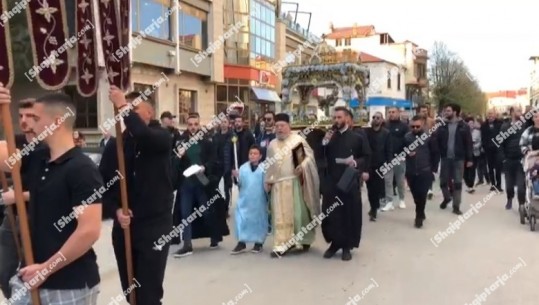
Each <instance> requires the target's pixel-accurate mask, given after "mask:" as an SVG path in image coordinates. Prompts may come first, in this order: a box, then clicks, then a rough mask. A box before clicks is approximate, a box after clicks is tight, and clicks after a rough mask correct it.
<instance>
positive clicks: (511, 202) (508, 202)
mask: <svg viewBox="0 0 539 305" xmlns="http://www.w3.org/2000/svg"><path fill="white" fill-rule="evenodd" d="M512 208H513V201H512V200H507V204H506V205H505V209H506V210H510V209H512Z"/></svg>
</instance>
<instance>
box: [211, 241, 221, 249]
mask: <svg viewBox="0 0 539 305" xmlns="http://www.w3.org/2000/svg"><path fill="white" fill-rule="evenodd" d="M217 248H219V242H217V241H212V242H210V249H217Z"/></svg>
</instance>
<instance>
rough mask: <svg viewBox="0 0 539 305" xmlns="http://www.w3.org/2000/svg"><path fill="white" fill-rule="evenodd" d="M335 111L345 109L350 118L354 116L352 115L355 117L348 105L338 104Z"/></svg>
mask: <svg viewBox="0 0 539 305" xmlns="http://www.w3.org/2000/svg"><path fill="white" fill-rule="evenodd" d="M333 111H334V112H337V111H344V113H345V114H346V116H348V117H349V118H352V117H353V115H352V112H351V111H350V110H349V109H348V108H346V107H344V106H337V107H335V108H334V109H333Z"/></svg>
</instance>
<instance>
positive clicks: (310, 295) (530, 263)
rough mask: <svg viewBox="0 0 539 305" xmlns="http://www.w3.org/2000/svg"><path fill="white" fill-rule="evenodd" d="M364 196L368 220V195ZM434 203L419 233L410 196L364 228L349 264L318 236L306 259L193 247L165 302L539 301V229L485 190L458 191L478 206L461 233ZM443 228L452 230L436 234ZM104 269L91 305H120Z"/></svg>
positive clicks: (175, 267)
mask: <svg viewBox="0 0 539 305" xmlns="http://www.w3.org/2000/svg"><path fill="white" fill-rule="evenodd" d="M364 193H365V192H364ZM363 199H364V201H363V202H364V215H366V213H367V211H368V203H367V201H366V194H363ZM440 201H441V194H439V193H438V194H436V196H435V197H434V199H433V200H432V201H429V204H428V206H427V220H426V222H425V226H424V227H423V228H422V229H419V230H418V229H415V228H414V227H413V219H414V205H413V202H412V200H411V195H410V194H409V193H408V194H407V198H406V203H407V208H406V209H404V210H400V209H397V210H395V211H391V212H386V213H381V215H380V216H379V220H378V221H377V222H376V223H371V222H368V221H367V222H365V223H364V226H363V239H362V242H361V245H360V248H359V249H356V250H354V251H353V259H352V261H350V262H343V261H342V260H341V259H340V255H337V256H336V257H335V258H333V259H330V260H326V259H323V258H322V254H323V252H324V250H325V249H326V247H327V245H326V244H325V242H324V240H323V238H322V236H321V234H320V232H317V240H316V242H315V244H314V245H313V249H312V250H311V251H310V252H309V253H307V254H304V255H297V256H288V257H284V258H282V259H271V258H270V257H269V253H270V246H269V245H270V239H268V241H267V242H266V245H267V246H266V248H265V249H264V252H263V253H260V254H252V253H245V254H242V255H237V256H232V255H230V254H229V253H230V250H232V248H233V247H234V245H235V243H236V241H235V240H234V238H233V237H232V236H229V237H227V238H226V240H225V242H224V243H222V246H221V248H220V249H218V250H210V249H209V248H208V245H209V240H201V241H196V242H195V243H194V246H195V253H194V254H193V255H192V256H190V257H186V258H183V259H175V258H173V257H172V256H171V257H170V260H169V263H168V266H167V272H166V280H165V297H164V301H163V304H165V305H177V304H178V305H180V304H186V305H211V304H215V305H221V304H226V305H229V304H231V305H232V304H234V305H235V304H242V305H267V304H279V305H297V304H300V305H304V304H305V305H306V304H317V305H346V304H370V305H395V304H399V305H412V304H413V305H433V304H435V305H465V304H474V305H478V304H490V305H507V304H519V305H536V304H538V302H539V301H538V295H539V294H538V284H537V283H538V281H537V275H539V265H538V263H539V254H538V253H539V232H530V229H529V226H528V225H526V226H523V225H520V224H519V220H518V212H517V211H516V209H515V208H514V209H513V210H512V211H506V210H505V209H504V205H505V194H499V195H493V196H492V195H489V191H488V188H487V187H482V188H479V189H478V190H477V192H476V193H475V194H473V195H469V194H467V193H465V194H463V201H464V204H463V206H462V211H463V212H466V211H467V210H468V209H469V208H470V207H469V205H470V204H472V203H474V204H475V203H477V202H483V201H485V205H484V206H483V207H481V208H479V209H476V210H475V211H474V212H473V213H472V212H470V214H469V215H468V216H469V217H468V219H464V221H462V223H461V224H460V227H459V228H456V224H455V223H454V222H455V221H458V218H457V216H455V215H453V214H452V213H451V212H450V211H451V210H450V208H448V209H447V210H440V209H439V207H438V206H439V203H440ZM365 219H366V218H365ZM450 227H451V228H453V233H448V234H445V236H443V235H442V234H441V233H440V234H439V232H440V231H446V230H448V228H450ZM107 234H108V233H107ZM437 234H439V235H438V236H437V237H436V235H437ZM104 238H106V237H104ZM101 247H103V246H101ZM175 250H177V247H173V248H172V249H171V251H175ZM103 251H105V250H103V249H101V250H98V253H102V252H103ZM339 254H340V253H339ZM111 259H112V258H111V257H110V256H109V257H108V259H107V260H109V261H107V263H109V264H110V263H112V264H113V262H111V261H110V260H111ZM100 261H103V259H101V260H100ZM148 268H151V266H148ZM111 270H112V271H111V272H108V273H107V274H104V275H103V277H102V283H101V295H100V298H99V302H98V304H100V305H101V304H104V305H105V304H127V303H126V302H125V301H123V302H119V303H116V301H112V298H114V299H118V298H120V297H122V295H123V292H122V291H121V288H120V285H119V280H118V277H117V275H116V273H115V272H114V270H113V269H111ZM476 298H477V299H476ZM354 299H355V301H351V300H354ZM474 300H475V303H474ZM139 305H145V304H139Z"/></svg>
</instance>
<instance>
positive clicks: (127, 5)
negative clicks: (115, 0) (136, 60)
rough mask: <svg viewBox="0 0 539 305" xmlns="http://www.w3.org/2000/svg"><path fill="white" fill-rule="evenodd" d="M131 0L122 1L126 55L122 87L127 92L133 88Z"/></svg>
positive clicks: (122, 27)
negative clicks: (130, 43) (130, 45)
mask: <svg viewBox="0 0 539 305" xmlns="http://www.w3.org/2000/svg"><path fill="white" fill-rule="evenodd" d="M130 17H131V0H120V28H121V33H122V38H121V43H122V46H123V47H124V50H125V53H126V54H124V56H123V58H122V85H123V87H122V88H123V89H124V90H127V89H128V88H129V87H130V86H131V49H130V48H129V42H130V41H131V31H130V29H131V22H130V20H131V19H130Z"/></svg>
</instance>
